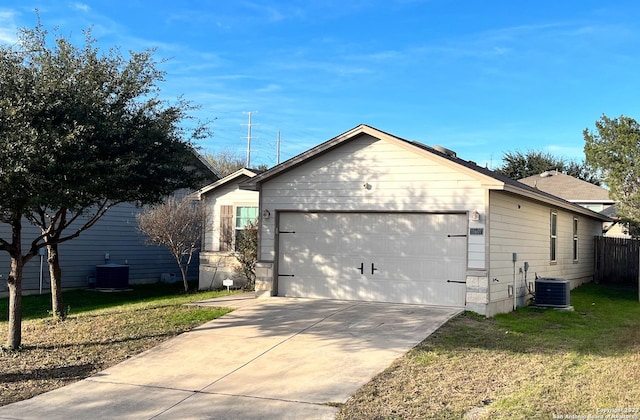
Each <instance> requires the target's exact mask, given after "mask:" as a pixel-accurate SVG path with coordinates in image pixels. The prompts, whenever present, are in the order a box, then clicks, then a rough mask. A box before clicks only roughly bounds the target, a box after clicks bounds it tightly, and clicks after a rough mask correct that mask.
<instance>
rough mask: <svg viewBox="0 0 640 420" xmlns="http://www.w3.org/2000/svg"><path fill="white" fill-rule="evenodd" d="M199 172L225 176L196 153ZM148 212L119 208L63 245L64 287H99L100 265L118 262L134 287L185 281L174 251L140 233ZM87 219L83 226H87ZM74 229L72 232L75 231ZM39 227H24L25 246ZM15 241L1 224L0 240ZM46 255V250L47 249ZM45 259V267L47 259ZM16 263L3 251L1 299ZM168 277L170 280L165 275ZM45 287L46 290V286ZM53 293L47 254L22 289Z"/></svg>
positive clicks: (209, 177)
mask: <svg viewBox="0 0 640 420" xmlns="http://www.w3.org/2000/svg"><path fill="white" fill-rule="evenodd" d="M193 165H194V168H196V169H197V170H199V171H202V173H203V174H204V177H205V182H206V183H210V182H212V181H213V180H215V179H219V178H220V176H219V175H218V173H217V172H216V171H215V169H214V168H213V167H212V166H211V165H210V164H209V163H208V162H207V161H206V160H205V159H204V158H203V157H202V156H200V154H198V153H197V152H196V151H194V163H193ZM142 210H143V209H142V208H140V207H138V206H136V205H135V204H133V203H122V204H118V205H116V206H114V207H112V208H111V209H109V211H107V213H106V214H105V215H104V216H102V218H100V220H99V221H98V222H97V223H96V224H95V225H93V226H92V227H91V228H90V229H88V230H86V231H85V232H82V233H81V234H80V236H78V237H77V238H75V239H72V240H70V241H67V242H63V243H61V244H60V245H59V251H60V265H61V268H62V286H63V288H64V289H69V288H83V287H88V286H94V285H95V280H96V279H95V276H96V266H98V265H104V264H117V265H125V266H128V282H129V283H130V284H144V283H154V282H157V281H160V280H161V279H163V277H164V279H163V280H165V281H180V280H181V276H180V274H179V273H180V271H179V269H178V266H177V264H176V262H175V260H174V258H173V256H172V255H171V253H169V251H168V250H167V249H166V248H164V247H159V246H149V245H146V244H145V241H146V236H145V235H144V234H143V233H142V232H140V231H139V230H138V224H137V221H136V215H137V214H138V213H140V212H141V211H142ZM82 223H83V221H82V219H81V220H80V221H79V223H78V224H77V225H80V224H82ZM69 231H71V229H69ZM39 233H40V231H39V229H38V228H37V227H35V226H33V225H31V224H30V223H29V222H28V221H26V220H25V221H24V223H23V237H24V243H25V246H26V244H27V243H29V242H30V241H31V240H32V238H35V237H37V236H38V235H39ZM7 235H8V237H10V235H11V230H10V227H9V226H8V225H6V224H0V236H2V237H7ZM44 251H45V252H46V249H45V250H44ZM41 259H42V264H41V261H40V260H41ZM9 269H10V259H9V254H8V253H7V252H0V274H1V275H2V279H0V296H1V295H3V294H4V295H6V294H7V293H6V292H7V283H6V279H7V277H8V274H9ZM190 271H191V273H193V275H192V278H195V275H196V273H197V259H196V260H195V261H194V263H193V264H192V266H191V267H190ZM163 275H164V276H163ZM41 285H42V286H41ZM41 288H42V291H43V292H47V293H48V292H49V290H50V277H49V266H48V264H47V260H46V255H42V257H41V258H38V257H35V258H33V259H32V260H31V261H29V262H28V263H27V264H26V266H25V270H24V277H23V281H22V290H23V293H25V294H31V293H38V292H39V291H40V289H41Z"/></svg>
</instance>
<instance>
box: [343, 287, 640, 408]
mask: <svg viewBox="0 0 640 420" xmlns="http://www.w3.org/2000/svg"><path fill="white" fill-rule="evenodd" d="M601 291H602V290H601V289H600V288H598V287H595V288H593V287H592V288H591V289H589V288H587V289H583V290H582V291H579V290H576V291H575V292H574V293H575V294H576V298H574V297H573V296H572V299H573V300H575V301H576V302H575V303H574V306H576V311H575V312H572V313H557V312H555V311H553V312H539V311H536V310H523V311H519V313H518V314H510V315H505V316H500V317H497V319H485V318H482V317H478V316H476V315H473V314H469V313H466V314H463V315H461V316H459V317H457V318H455V319H453V320H451V321H450V322H449V323H448V324H447V325H445V326H443V327H442V328H441V329H440V330H438V331H437V332H436V333H435V334H433V335H432V336H431V337H429V338H427V339H426V340H425V341H423V342H422V343H421V344H420V345H418V346H417V347H416V348H414V349H413V350H412V351H410V352H409V353H407V354H406V355H405V356H404V357H402V358H400V359H398V360H397V361H396V362H395V363H394V364H393V365H392V366H390V367H389V368H388V369H387V370H385V371H384V372H382V373H381V374H379V375H378V376H377V377H375V378H374V379H373V380H372V381H371V382H370V383H369V384H367V385H366V386H364V387H363V388H362V389H360V390H359V391H358V392H357V393H356V394H355V395H354V396H353V397H352V398H351V399H350V400H349V401H348V402H347V403H346V404H345V405H344V406H342V407H341V411H340V414H339V416H338V419H461V418H465V419H552V418H554V415H555V416H556V418H571V416H584V417H583V418H587V417H588V416H592V418H593V417H597V416H600V415H603V416H604V415H606V412H604V411H603V410H606V409H609V410H610V409H621V410H628V411H627V412H626V413H624V412H620V413H618V414H627V415H635V416H636V417H635V418H640V411H637V412H636V411H634V410H635V409H637V408H638V407H640V304H638V302H637V301H634V300H630V299H624V300H620V301H615V300H612V301H611V302H600V301H599V300H598V299H601V298H606V297H603V296H599V295H601ZM579 293H585V295H586V296H585V297H584V299H583V298H581V297H580V296H579ZM632 293H633V292H632ZM636 296H637V294H636ZM592 300H593V301H594V303H595V305H592ZM583 309H584V310H583ZM574 418H579V417H574Z"/></svg>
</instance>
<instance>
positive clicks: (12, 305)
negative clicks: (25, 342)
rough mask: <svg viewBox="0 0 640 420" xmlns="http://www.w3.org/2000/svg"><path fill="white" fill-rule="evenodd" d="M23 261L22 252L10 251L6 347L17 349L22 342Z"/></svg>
mask: <svg viewBox="0 0 640 420" xmlns="http://www.w3.org/2000/svg"><path fill="white" fill-rule="evenodd" d="M23 268H24V263H23V261H22V254H21V253H20V251H18V253H17V255H16V254H15V253H14V252H12V253H11V272H10V273H9V278H8V279H7V283H8V285H9V331H8V336H7V347H8V348H10V349H13V350H15V349H17V348H18V347H20V344H21V343H22V269H23Z"/></svg>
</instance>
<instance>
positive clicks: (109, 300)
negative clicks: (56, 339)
mask: <svg viewBox="0 0 640 420" xmlns="http://www.w3.org/2000/svg"><path fill="white" fill-rule="evenodd" d="M227 294H228V293H227V292H226V291H207V292H197V293H185V292H184V287H183V285H182V283H154V284H144V285H133V286H131V287H130V288H129V289H127V290H123V291H99V290H95V289H75V290H68V291H65V292H64V293H63V301H64V307H65V308H66V309H67V310H68V312H69V314H70V315H73V314H81V313H84V312H92V311H98V310H104V309H106V310H109V309H110V308H115V307H118V306H121V305H134V304H135V305H137V307H143V306H145V305H154V306H158V305H161V304H167V305H180V304H184V303H189V302H193V301H196V300H204V299H210V298H214V297H219V296H226V295H227ZM8 308H9V298H7V297H5V298H0V322H2V321H7V320H8V313H9V312H8V311H9V309H8ZM50 311H51V294H50V293H46V294H42V295H27V296H23V297H22V319H23V320H29V319H39V318H46V317H48V316H49V314H50Z"/></svg>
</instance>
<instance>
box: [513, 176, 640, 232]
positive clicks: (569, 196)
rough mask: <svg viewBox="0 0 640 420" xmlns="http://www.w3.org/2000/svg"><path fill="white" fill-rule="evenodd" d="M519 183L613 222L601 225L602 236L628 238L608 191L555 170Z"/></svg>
mask: <svg viewBox="0 0 640 420" xmlns="http://www.w3.org/2000/svg"><path fill="white" fill-rule="evenodd" d="M519 181H520V182H522V183H524V184H526V185H529V186H531V187H534V188H537V189H539V190H540V191H544V192H546V193H549V194H553V195H555V196H558V197H560V198H563V199H565V200H567V201H569V202H571V203H575V204H578V205H580V206H582V207H586V208H588V209H590V210H593V211H595V212H598V213H601V214H603V215H605V216H607V217H609V218H611V219H612V220H613V221H607V222H604V223H603V225H602V228H603V231H604V232H605V233H604V236H607V237H616V238H629V237H630V236H629V229H628V228H627V226H626V224H624V223H619V220H620V218H619V216H618V214H617V212H616V208H615V201H614V200H612V199H611V198H609V190H607V189H605V188H602V187H600V186H598V185H594V184H592V183H590V182H587V181H583V180H581V179H578V178H575V177H573V176H571V175H567V174H563V173H561V172H558V171H557V170H556V171H546V172H543V173H541V174H540V175H533V176H529V177H526V178H522V179H520V180H519Z"/></svg>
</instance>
